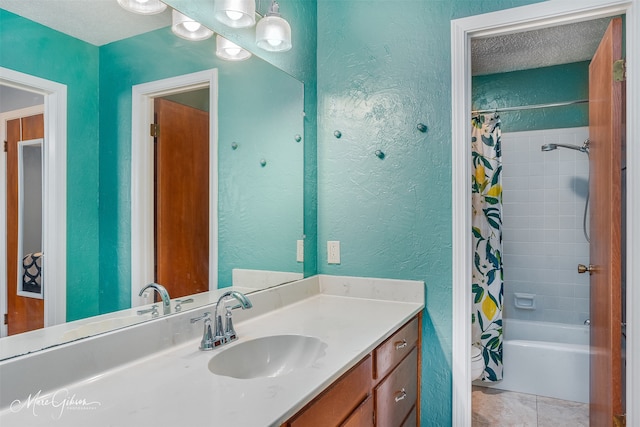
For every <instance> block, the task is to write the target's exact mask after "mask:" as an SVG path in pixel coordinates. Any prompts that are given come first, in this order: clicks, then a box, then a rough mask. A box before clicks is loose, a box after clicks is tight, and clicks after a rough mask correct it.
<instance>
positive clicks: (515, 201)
mask: <svg viewBox="0 0 640 427" xmlns="http://www.w3.org/2000/svg"><path fill="white" fill-rule="evenodd" d="M588 137H589V128H588V127H576V128H566V129H548V130H536V131H526V132H505V133H503V134H502V168H503V169H502V187H503V203H504V207H503V219H502V221H503V230H502V238H503V252H502V255H503V258H502V259H503V265H504V304H505V308H504V317H505V318H509V319H520V320H538V321H541V320H544V321H547V322H558V323H568V324H575V325H582V324H583V323H584V321H585V320H587V319H588V318H589V275H587V274H578V271H577V265H578V264H585V265H588V264H589V243H588V242H587V240H586V238H585V237H584V233H583V229H582V222H583V215H584V206H585V199H586V194H587V183H588V181H587V180H588V176H589V159H588V157H587V155H586V154H585V153H581V152H579V151H575V150H570V149H566V148H558V149H557V150H553V151H542V150H541V146H542V145H543V144H572V145H576V146H581V145H582V143H583V142H584V140H585V139H587V138H588ZM587 226H588V224H587ZM515 293H526V294H533V295H535V299H536V300H535V309H532V310H528V309H522V308H517V307H516V305H515V303H514V298H515V295H514V294H515ZM550 341H552V340H550Z"/></svg>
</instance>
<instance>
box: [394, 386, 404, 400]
mask: <svg viewBox="0 0 640 427" xmlns="http://www.w3.org/2000/svg"><path fill="white" fill-rule="evenodd" d="M405 397H407V392H406V391H405V390H404V388H403V389H402V390H400V391H397V392H396V395H395V396H394V400H395V401H396V403H398V402H400V401H401V400H404V398H405Z"/></svg>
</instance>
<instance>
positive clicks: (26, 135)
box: [6, 114, 44, 335]
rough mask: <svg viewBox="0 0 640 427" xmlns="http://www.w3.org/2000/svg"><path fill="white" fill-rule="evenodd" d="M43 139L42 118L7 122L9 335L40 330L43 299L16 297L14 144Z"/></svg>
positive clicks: (16, 156) (16, 230)
mask: <svg viewBox="0 0 640 427" xmlns="http://www.w3.org/2000/svg"><path fill="white" fill-rule="evenodd" d="M38 138H44V115H43V114H37V115H34V116H29V117H23V118H19V119H14V120H8V121H7V319H6V323H7V329H8V334H9V335H14V334H19V333H22V332H27V331H32V330H34V329H40V328H43V327H44V299H37V298H28V297H24V296H20V295H18V294H17V280H18V260H19V258H20V257H19V254H18V142H19V141H26V140H30V139H38Z"/></svg>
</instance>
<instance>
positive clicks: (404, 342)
mask: <svg viewBox="0 0 640 427" xmlns="http://www.w3.org/2000/svg"><path fill="white" fill-rule="evenodd" d="M408 345H409V344H408V343H407V340H402V341H396V350H401V349H403V348H405V347H406V346H408Z"/></svg>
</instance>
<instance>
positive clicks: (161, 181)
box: [154, 98, 209, 298]
mask: <svg viewBox="0 0 640 427" xmlns="http://www.w3.org/2000/svg"><path fill="white" fill-rule="evenodd" d="M154 102H155V105H154V108H155V119H156V122H155V123H156V125H157V129H158V131H157V134H156V138H155V141H156V143H155V184H154V191H155V197H154V199H155V229H154V232H155V239H154V240H155V269H156V271H155V279H156V280H155V281H156V282H157V283H160V284H161V285H163V286H164V287H165V288H167V290H168V291H169V295H170V296H171V298H177V297H182V296H185V295H191V294H195V293H199V292H205V291H208V290H209V113H208V112H205V111H202V110H198V109H196V108H193V107H188V106H185V105H182V104H179V103H177V102H173V101H169V100H166V99H162V98H156V99H155V100H154Z"/></svg>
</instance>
